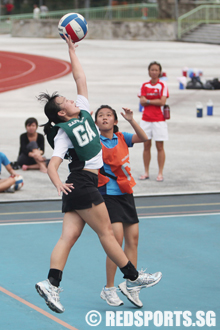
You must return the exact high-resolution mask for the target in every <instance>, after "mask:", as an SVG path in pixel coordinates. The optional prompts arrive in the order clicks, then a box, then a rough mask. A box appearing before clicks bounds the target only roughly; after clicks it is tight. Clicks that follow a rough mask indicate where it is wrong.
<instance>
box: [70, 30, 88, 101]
mask: <svg viewBox="0 0 220 330" xmlns="http://www.w3.org/2000/svg"><path fill="white" fill-rule="evenodd" d="M65 39H66V42H67V45H68V47H69V56H70V61H71V66H72V73H73V78H74V80H75V82H76V87H77V94H79V95H83V96H85V97H86V98H87V99H88V90H87V83H86V75H85V73H84V70H83V68H82V66H81V64H80V62H79V59H78V57H77V56H76V52H75V50H76V48H77V47H78V45H75V44H74V43H73V42H72V41H71V38H70V36H68V38H67V37H66V36H65Z"/></svg>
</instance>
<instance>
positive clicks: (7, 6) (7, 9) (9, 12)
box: [5, 1, 14, 15]
mask: <svg viewBox="0 0 220 330" xmlns="http://www.w3.org/2000/svg"><path fill="white" fill-rule="evenodd" d="M5 8H6V15H11V12H12V10H13V9H14V5H13V4H12V3H11V1H8V2H7V3H6V4H5Z"/></svg>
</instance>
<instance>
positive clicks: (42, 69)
mask: <svg viewBox="0 0 220 330" xmlns="http://www.w3.org/2000/svg"><path fill="white" fill-rule="evenodd" d="M70 72H71V65H70V63H68V62H66V61H63V60H59V59H55V58H50V57H45V56H37V55H30V54H22V53H13V52H2V51H0V93H3V92H6V91H10V90H13V89H18V88H21V87H25V86H29V85H34V84H37V83H41V82H44V81H48V80H52V79H56V78H60V77H62V76H65V75H66V74H68V73H70Z"/></svg>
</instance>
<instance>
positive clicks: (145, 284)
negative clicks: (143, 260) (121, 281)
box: [126, 270, 162, 292]
mask: <svg viewBox="0 0 220 330" xmlns="http://www.w3.org/2000/svg"><path fill="white" fill-rule="evenodd" d="M161 278H162V273H161V272H157V273H154V274H148V273H145V272H144V271H143V270H141V271H140V272H139V275H138V278H137V279H136V280H135V281H130V280H126V286H127V290H128V292H130V291H132V290H134V289H135V290H137V288H139V289H140V290H141V289H143V288H149V287H151V286H154V285H155V284H157V283H158V282H160V280H161Z"/></svg>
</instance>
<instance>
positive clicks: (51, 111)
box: [37, 92, 62, 135]
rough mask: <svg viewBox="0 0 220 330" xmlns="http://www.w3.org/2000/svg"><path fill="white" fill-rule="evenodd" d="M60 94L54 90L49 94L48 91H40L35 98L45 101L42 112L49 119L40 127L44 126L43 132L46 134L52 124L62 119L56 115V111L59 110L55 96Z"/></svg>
mask: <svg viewBox="0 0 220 330" xmlns="http://www.w3.org/2000/svg"><path fill="white" fill-rule="evenodd" d="M58 96H60V95H59V94H58V93H57V92H54V93H53V94H52V95H49V94H48V93H41V94H40V95H39V96H38V97H37V99H38V101H44V102H46V104H45V106H44V113H45V115H46V116H47V118H48V119H49V120H48V122H47V123H46V124H44V125H40V126H41V127H44V134H46V135H47V134H48V133H49V131H50V129H51V128H52V127H53V125H52V123H53V124H58V123H60V122H61V121H62V120H61V119H60V117H59V116H58V112H59V111H60V110H61V109H60V107H59V105H58V104H57V103H56V100H55V99H56V97H58Z"/></svg>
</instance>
